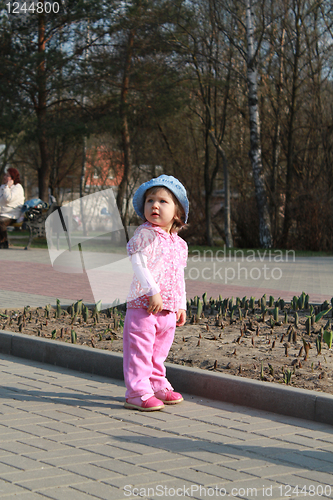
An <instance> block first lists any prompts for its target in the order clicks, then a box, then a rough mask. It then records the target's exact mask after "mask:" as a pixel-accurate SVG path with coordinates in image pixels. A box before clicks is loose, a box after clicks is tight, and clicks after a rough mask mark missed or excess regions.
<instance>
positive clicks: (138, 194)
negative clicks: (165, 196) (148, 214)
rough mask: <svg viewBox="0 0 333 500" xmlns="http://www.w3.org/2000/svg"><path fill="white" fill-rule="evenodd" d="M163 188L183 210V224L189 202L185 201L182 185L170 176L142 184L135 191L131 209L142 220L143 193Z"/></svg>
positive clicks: (185, 195) (161, 176)
mask: <svg viewBox="0 0 333 500" xmlns="http://www.w3.org/2000/svg"><path fill="white" fill-rule="evenodd" d="M157 186H159V187H164V188H168V189H169V190H170V191H171V192H172V193H173V194H174V195H175V197H176V198H177V200H178V201H179V203H180V204H181V206H182V207H183V209H184V212H185V222H187V218H188V211H189V202H188V199H187V194H186V189H185V188H184V186H183V184H182V183H181V182H179V180H178V179H176V178H175V177H172V175H164V174H163V175H160V176H159V177H155V178H154V179H151V180H150V181H148V182H144V183H143V184H141V186H140V187H139V188H138V189H137V190H136V191H135V194H134V196H133V207H134V210H135V211H136V213H137V214H138V215H139V217H141V219H144V218H145V216H144V204H145V193H146V191H147V190H148V189H150V188H152V187H157Z"/></svg>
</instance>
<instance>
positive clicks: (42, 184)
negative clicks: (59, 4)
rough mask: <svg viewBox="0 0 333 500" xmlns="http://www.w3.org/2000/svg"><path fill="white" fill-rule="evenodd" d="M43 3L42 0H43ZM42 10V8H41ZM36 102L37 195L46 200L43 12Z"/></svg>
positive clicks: (47, 190) (48, 177)
mask: <svg viewBox="0 0 333 500" xmlns="http://www.w3.org/2000/svg"><path fill="white" fill-rule="evenodd" d="M43 3H44V2H43ZM43 10H44V9H43ZM37 87H38V104H37V108H36V114H37V123H38V144H39V151H40V161H41V163H40V167H39V169H38V189H39V197H40V198H41V199H42V200H43V201H45V202H48V200H49V183H50V174H51V168H50V160H49V151H48V143H47V133H46V126H47V120H46V101H47V89H46V63H45V14H44V12H43V13H42V14H38V68H37Z"/></svg>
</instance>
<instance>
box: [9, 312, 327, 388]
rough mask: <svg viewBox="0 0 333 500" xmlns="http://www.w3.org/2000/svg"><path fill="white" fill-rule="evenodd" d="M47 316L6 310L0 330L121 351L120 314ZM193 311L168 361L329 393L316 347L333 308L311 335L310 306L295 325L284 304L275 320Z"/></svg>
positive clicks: (324, 362)
mask: <svg viewBox="0 0 333 500" xmlns="http://www.w3.org/2000/svg"><path fill="white" fill-rule="evenodd" d="M285 312H287V318H285ZM315 312H317V313H318V310H317V311H315ZM46 314H47V313H46V312H45V309H42V308H38V309H36V308H31V309H30V308H29V309H28V310H27V311H26V314H25V315H23V311H22V310H20V311H18V310H9V309H8V310H6V311H2V316H0V329H2V330H7V331H8V330H9V331H13V332H21V333H24V334H27V335H35V336H40V337H44V338H49V339H50V342H52V339H54V338H56V339H57V340H60V341H63V342H72V341H75V339H74V337H75V335H74V334H73V335H72V331H74V332H75V333H76V343H77V344H81V345H87V346H89V347H90V348H92V349H94V348H95V349H106V350H109V351H114V352H121V351H122V319H123V317H122V316H123V315H124V313H121V312H119V313H118V314H117V315H116V322H115V321H114V319H115V318H114V316H113V315H110V313H107V311H103V312H101V313H100V314H99V319H98V322H97V321H96V319H95V318H92V311H90V312H89V318H88V321H87V322H85V321H84V320H83V317H81V316H78V317H74V318H72V317H71V315H70V314H68V313H67V312H65V311H63V312H62V315H61V316H60V318H56V317H55V309H51V310H50V312H49V317H48V318H47V316H46ZM194 315H195V311H194V312H193V314H192V317H191V318H188V320H187V323H186V324H185V325H184V326H182V327H178V328H177V329H176V334H175V339H174V343H173V345H172V347H171V350H170V353H169V356H168V359H167V361H169V362H171V363H175V364H181V365H184V366H191V367H197V368H201V369H203V370H211V371H215V372H221V373H228V374H230V375H235V376H237V377H246V378H250V379H255V380H262V381H265V382H266V383H270V382H275V383H281V384H288V385H290V386H291V387H299V388H303V389H309V390H315V391H321V392H326V393H330V394H332V393H333V355H332V350H331V349H329V347H328V345H327V344H326V343H325V342H324V341H322V342H321V352H320V353H318V347H317V346H316V339H317V338H318V336H319V337H320V335H321V333H322V332H323V329H324V328H326V329H331V325H330V322H331V318H332V311H330V312H329V313H328V314H326V315H325V316H324V317H322V318H321V319H320V320H319V321H317V322H316V323H314V324H313V325H312V326H311V331H310V334H308V333H307V331H306V326H305V321H306V319H307V316H308V315H309V310H307V311H298V316H299V320H298V325H296V324H295V312H294V311H292V309H291V306H288V305H287V306H285V309H284V311H280V312H279V319H278V321H273V317H272V309H271V310H268V312H267V313H266V315H265V317H264V318H263V317H262V314H261V311H260V310H259V309H256V310H254V312H251V313H250V312H249V311H247V313H245V311H244V310H242V317H241V318H240V317H239V312H236V313H235V318H233V319H232V318H230V313H228V314H226V315H225V316H223V317H222V320H221V319H217V315H216V314H209V313H208V312H207V311H205V313H204V314H202V316H203V317H201V318H200V320H199V322H198V323H196V322H195V321H194V319H193V318H194ZM5 316H7V317H5ZM117 321H118V323H119V325H117ZM285 321H286V322H285ZM191 323H192V324H191ZM305 347H306V348H305ZM306 350H308V353H307V354H306Z"/></svg>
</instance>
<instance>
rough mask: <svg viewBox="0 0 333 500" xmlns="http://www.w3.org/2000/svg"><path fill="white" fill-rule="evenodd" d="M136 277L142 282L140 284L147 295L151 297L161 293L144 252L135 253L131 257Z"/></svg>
mask: <svg viewBox="0 0 333 500" xmlns="http://www.w3.org/2000/svg"><path fill="white" fill-rule="evenodd" d="M130 261H131V263H132V267H133V271H134V273H135V276H136V277H137V278H138V280H139V281H140V284H141V286H142V288H143V290H144V291H145V293H146V294H147V295H148V296H149V297H151V296H152V295H156V293H159V292H160V288H159V286H158V285H157V284H156V282H155V280H154V278H153V276H152V274H151V272H150V271H149V269H148V265H147V257H146V256H145V255H144V254H143V253H142V252H135V253H133V254H132V255H130Z"/></svg>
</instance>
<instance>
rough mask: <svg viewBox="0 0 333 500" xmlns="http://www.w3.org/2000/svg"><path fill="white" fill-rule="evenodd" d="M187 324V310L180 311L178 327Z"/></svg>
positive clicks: (178, 313)
mask: <svg viewBox="0 0 333 500" xmlns="http://www.w3.org/2000/svg"><path fill="white" fill-rule="evenodd" d="M185 323H186V311H185V309H179V311H178V312H177V323H176V325H177V326H183V325H185Z"/></svg>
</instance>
